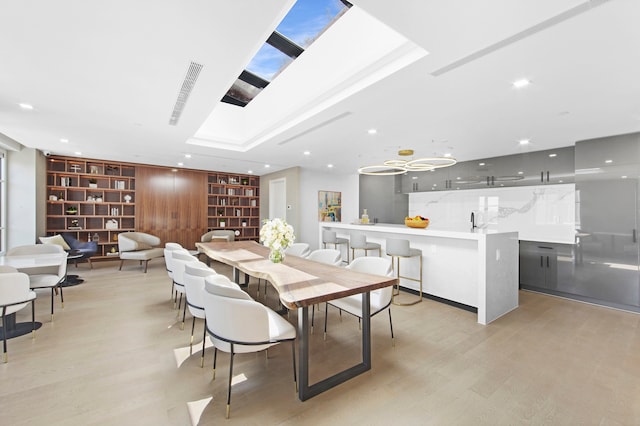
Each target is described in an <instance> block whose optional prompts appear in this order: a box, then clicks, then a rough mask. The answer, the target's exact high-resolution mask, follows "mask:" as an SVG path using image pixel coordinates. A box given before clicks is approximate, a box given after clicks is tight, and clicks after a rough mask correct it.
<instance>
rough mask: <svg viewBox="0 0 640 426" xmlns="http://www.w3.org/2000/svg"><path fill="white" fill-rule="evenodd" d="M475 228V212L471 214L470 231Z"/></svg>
mask: <svg viewBox="0 0 640 426" xmlns="http://www.w3.org/2000/svg"><path fill="white" fill-rule="evenodd" d="M475 228H477V225H476V214H475V212H471V229H475Z"/></svg>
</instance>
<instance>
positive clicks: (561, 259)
mask: <svg viewBox="0 0 640 426" xmlns="http://www.w3.org/2000/svg"><path fill="white" fill-rule="evenodd" d="M574 259H575V255H574V246H573V245H572V244H557V243H542V242H535V241H520V286H521V287H522V288H525V289H531V290H537V289H541V290H551V291H552V292H553V291H558V290H560V289H561V288H566V287H570V286H571V285H572V284H573V277H574Z"/></svg>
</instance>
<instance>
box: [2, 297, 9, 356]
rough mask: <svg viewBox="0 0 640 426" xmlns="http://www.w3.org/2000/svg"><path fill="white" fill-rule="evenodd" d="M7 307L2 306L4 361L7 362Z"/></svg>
mask: <svg viewBox="0 0 640 426" xmlns="http://www.w3.org/2000/svg"><path fill="white" fill-rule="evenodd" d="M6 310H7V308H6V307H3V308H2V361H3V362H4V363H5V364H6V363H7V362H9V355H8V354H7V316H6V315H5V312H6Z"/></svg>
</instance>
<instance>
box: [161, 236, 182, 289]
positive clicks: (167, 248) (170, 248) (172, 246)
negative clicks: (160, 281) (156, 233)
mask: <svg viewBox="0 0 640 426" xmlns="http://www.w3.org/2000/svg"><path fill="white" fill-rule="evenodd" d="M175 250H185V248H184V247H182V246H181V245H180V244H178V243H166V244H165V245H164V264H165V267H166V268H167V275H169V278H171V298H173V286H174V283H173V270H172V269H173V266H172V265H171V253H173V252H174V251H175Z"/></svg>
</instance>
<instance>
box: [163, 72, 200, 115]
mask: <svg viewBox="0 0 640 426" xmlns="http://www.w3.org/2000/svg"><path fill="white" fill-rule="evenodd" d="M202 67H203V65H202V64H198V63H196V62H191V64H189V69H188V70H187V74H186V75H185V76H184V81H183V82H182V86H181V87H180V91H179V92H178V98H177V99H176V104H175V105H174V106H173V112H172V113H171V118H170V119H169V124H170V125H172V126H175V125H176V124H178V120H180V116H181V115H182V111H183V110H184V106H185V105H186V104H187V99H189V95H190V94H191V90H193V86H195V85H196V81H197V80H198V76H199V75H200V71H201V70H202Z"/></svg>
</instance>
